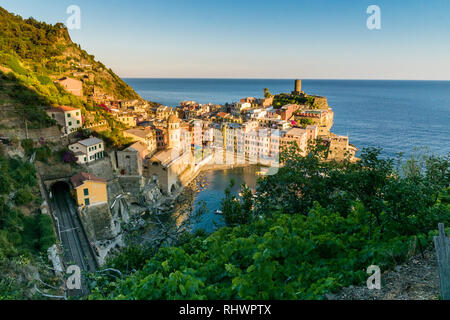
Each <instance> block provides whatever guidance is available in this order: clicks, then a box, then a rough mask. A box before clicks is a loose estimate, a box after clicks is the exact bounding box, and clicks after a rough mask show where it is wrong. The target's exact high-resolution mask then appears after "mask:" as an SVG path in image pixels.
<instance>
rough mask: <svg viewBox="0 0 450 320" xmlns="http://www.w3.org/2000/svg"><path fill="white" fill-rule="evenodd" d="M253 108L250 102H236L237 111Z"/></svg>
mask: <svg viewBox="0 0 450 320" xmlns="http://www.w3.org/2000/svg"><path fill="white" fill-rule="evenodd" d="M251 108H252V104H251V103H249V102H236V103H235V104H234V110H236V111H237V112H242V111H244V110H249V109H251Z"/></svg>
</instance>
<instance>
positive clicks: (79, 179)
mask: <svg viewBox="0 0 450 320" xmlns="http://www.w3.org/2000/svg"><path fill="white" fill-rule="evenodd" d="M88 180H89V181H95V182H101V183H106V182H107V181H106V179H102V178H99V177H96V176H94V175H93V174H91V173H86V172H81V173H77V174H76V175H74V176H73V177H72V178H70V181H71V182H72V185H73V187H74V188H75V189H77V188H78V187H80V186H82V185H83V184H84V182H85V181H88Z"/></svg>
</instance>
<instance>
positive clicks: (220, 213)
mask: <svg viewBox="0 0 450 320" xmlns="http://www.w3.org/2000/svg"><path fill="white" fill-rule="evenodd" d="M214 213H215V214H217V215H222V214H223V212H222V211H221V210H215V211H214Z"/></svg>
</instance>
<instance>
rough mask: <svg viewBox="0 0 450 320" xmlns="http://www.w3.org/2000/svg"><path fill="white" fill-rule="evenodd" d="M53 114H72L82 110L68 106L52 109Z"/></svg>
mask: <svg viewBox="0 0 450 320" xmlns="http://www.w3.org/2000/svg"><path fill="white" fill-rule="evenodd" d="M50 111H51V112H70V111H80V109H77V108H72V107H68V106H60V107H58V108H51V109H50Z"/></svg>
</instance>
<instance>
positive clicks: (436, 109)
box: [125, 79, 450, 157]
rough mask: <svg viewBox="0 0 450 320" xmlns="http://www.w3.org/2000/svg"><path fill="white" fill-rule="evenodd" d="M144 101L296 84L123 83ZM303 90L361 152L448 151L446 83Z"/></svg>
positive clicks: (330, 85) (314, 83)
mask: <svg viewBox="0 0 450 320" xmlns="http://www.w3.org/2000/svg"><path fill="white" fill-rule="evenodd" d="M125 81H126V82H127V83H128V84H129V85H131V86H132V87H133V88H134V89H135V90H136V92H138V93H139V94H140V95H141V96H142V97H143V98H144V99H147V100H150V101H154V102H159V103H161V104H164V105H169V106H177V105H178V104H179V103H180V102H181V101H183V100H194V101H197V102H199V103H208V102H211V103H217V104H224V103H226V102H230V103H231V102H235V101H239V100H240V99H241V98H243V97H250V96H254V97H261V96H262V95H263V89H264V88H268V89H269V90H270V92H271V93H273V94H277V93H281V92H291V91H292V90H293V88H294V80H270V79H268V80H264V79H125ZM303 91H305V92H306V93H308V94H315V95H321V96H326V97H327V98H328V103H329V105H330V106H331V107H332V108H333V110H334V112H335V120H334V127H333V129H332V132H334V133H336V134H341V135H348V136H349V137H350V141H351V143H353V144H354V145H356V146H357V147H358V148H360V149H362V148H365V147H381V148H383V154H384V156H389V157H394V156H395V154H396V153H398V152H403V153H405V156H409V155H410V154H411V153H412V152H413V151H414V148H416V147H419V148H422V147H424V148H427V149H429V152H431V153H434V154H447V153H449V152H450V82H447V81H381V80H377V81H371V80H303Z"/></svg>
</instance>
